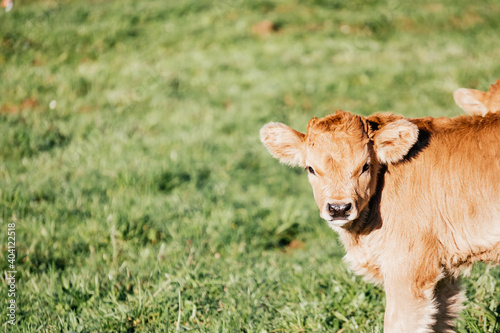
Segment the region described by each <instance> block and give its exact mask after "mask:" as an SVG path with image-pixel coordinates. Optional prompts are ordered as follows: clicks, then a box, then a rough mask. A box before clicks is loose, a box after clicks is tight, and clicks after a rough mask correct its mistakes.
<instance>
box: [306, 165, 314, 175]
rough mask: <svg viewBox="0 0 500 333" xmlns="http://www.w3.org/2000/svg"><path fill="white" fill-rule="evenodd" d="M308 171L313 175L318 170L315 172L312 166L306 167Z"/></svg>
mask: <svg viewBox="0 0 500 333" xmlns="http://www.w3.org/2000/svg"><path fill="white" fill-rule="evenodd" d="M306 170H307V172H309V173H310V174H311V175H315V174H316V172H314V169H313V168H312V167H310V166H308V167H306Z"/></svg>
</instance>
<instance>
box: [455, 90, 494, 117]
mask: <svg viewBox="0 0 500 333" xmlns="http://www.w3.org/2000/svg"><path fill="white" fill-rule="evenodd" d="M485 95H486V94H485V93H484V92H482V91H479V90H475V89H465V88H460V89H457V90H455V92H454V93H453V99H455V103H456V104H457V105H458V106H459V107H460V108H461V109H462V110H464V111H465V112H467V113H468V114H470V115H472V116H474V115H476V116H484V115H485V114H486V113H487V112H488V108H487V107H486V106H485V105H484V103H483V99H484V97H485Z"/></svg>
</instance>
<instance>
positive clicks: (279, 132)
mask: <svg viewBox="0 0 500 333" xmlns="http://www.w3.org/2000/svg"><path fill="white" fill-rule="evenodd" d="M304 138H305V135H304V134H303V133H300V132H297V131H296V130H294V129H292V128H290V127H288V126H286V125H285V124H282V123H269V124H267V125H264V126H263V127H262V128H261V129H260V141H262V143H263V144H264V146H265V147H266V148H267V150H268V151H269V152H270V153H271V155H273V157H274V158H277V159H278V160H280V162H281V163H284V164H288V165H291V166H305V162H304V147H305V146H304Z"/></svg>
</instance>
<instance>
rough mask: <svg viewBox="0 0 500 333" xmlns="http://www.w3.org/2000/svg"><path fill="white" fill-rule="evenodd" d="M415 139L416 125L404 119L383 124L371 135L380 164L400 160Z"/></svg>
mask: <svg viewBox="0 0 500 333" xmlns="http://www.w3.org/2000/svg"><path fill="white" fill-rule="evenodd" d="M417 139H418V127H417V125H415V124H413V123H411V122H409V121H408V120H406V119H399V120H396V121H393V122H390V123H388V124H386V125H384V126H383V127H382V128H381V129H379V130H378V131H376V132H375V133H374V136H373V142H374V147H375V151H376V152H377V158H378V160H379V161H380V163H382V164H391V163H396V162H399V161H401V160H402V159H403V158H404V157H405V156H406V154H408V151H410V149H411V147H413V145H414V144H415V143H416V142H417Z"/></svg>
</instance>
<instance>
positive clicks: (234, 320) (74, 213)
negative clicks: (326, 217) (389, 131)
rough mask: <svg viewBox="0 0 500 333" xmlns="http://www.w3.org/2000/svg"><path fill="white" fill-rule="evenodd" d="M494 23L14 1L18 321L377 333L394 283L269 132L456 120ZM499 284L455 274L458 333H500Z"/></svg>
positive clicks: (6, 171) (397, 2) (75, 327)
mask: <svg viewBox="0 0 500 333" xmlns="http://www.w3.org/2000/svg"><path fill="white" fill-rule="evenodd" d="M499 17H500V3H498V1H493V0H490V1H482V2H478V3H475V2H470V1H466V0H457V1H448V0H445V1H439V2H435V1H420V2H419V3H418V4H416V3H410V2H404V1H401V0H386V1H375V0H369V1H344V0H332V1H327V0H305V1H296V0H276V1H270V0H269V1H268V0H216V1H208V0H179V1H160V0H149V1H132V0H122V1H117V0H114V1H83V0H76V1H67V0H62V1H52V0H42V1H34V0H31V1H28V0H19V1H17V2H16V3H15V7H14V9H13V10H12V11H11V12H9V13H4V12H3V11H2V12H1V13H0V211H1V220H0V222H1V223H0V236H1V241H0V244H1V248H2V254H3V255H2V257H1V259H0V268H1V270H2V271H5V270H8V269H7V268H8V262H7V235H6V233H7V223H12V222H15V223H16V245H17V262H16V269H17V271H18V274H17V288H18V290H17V297H16V300H17V303H18V305H19V309H18V311H17V313H16V314H17V326H16V328H15V329H14V328H12V327H11V326H9V325H6V327H5V329H6V330H8V331H19V332H68V331H75V332H159V331H165V332H173V331H176V330H180V331H190V330H192V331H196V332H236V331H240V332H306V331H307V332H344V333H346V332H382V327H383V307H384V295H383V292H382V291H381V290H380V289H379V288H376V287H374V286H373V285H371V284H367V283H365V282H363V281H362V280H361V279H360V278H359V277H355V276H354V275H353V274H352V273H351V272H350V271H349V270H348V268H347V267H346V265H345V264H344V263H343V262H342V261H341V258H342V256H343V254H344V250H343V248H342V246H341V244H340V243H339V242H338V241H337V238H336V235H335V233H334V232H333V231H331V230H329V229H328V227H327V226H326V224H324V223H323V222H322V221H321V220H320V218H319V214H318V212H317V208H316V206H315V203H314V201H313V197H312V193H311V192H312V191H311V190H310V188H309V185H308V183H307V179H306V177H305V176H304V174H303V172H302V170H294V169H288V168H286V167H283V166H280V165H278V163H277V162H276V161H275V160H273V159H272V158H271V157H270V156H269V155H268V154H267V152H266V151H265V149H264V148H263V147H262V146H261V144H260V142H259V138H258V131H259V128H260V127H261V126H262V125H263V124H265V123H267V122H269V121H281V122H285V123H287V124H289V125H291V126H292V127H294V128H296V129H298V130H302V131H303V130H305V125H306V123H307V121H308V120H309V119H310V118H311V117H313V116H318V117H320V116H324V115H327V114H329V113H331V112H333V111H334V110H336V109H337V108H342V109H344V110H350V111H353V112H356V113H358V114H362V115H368V114H371V113H373V112H376V111H390V112H394V113H398V114H404V115H406V116H408V117H418V116H427V115H431V116H454V115H458V114H460V113H461V111H460V110H459V109H458V107H456V106H455V105H454V103H453V99H452V92H453V91H454V90H455V89H456V88H459V87H467V88H476V89H481V90H487V88H488V87H489V85H490V84H491V83H493V82H494V81H495V80H496V79H497V78H500V62H499V59H500V37H499V36H500V34H499V33H500V26H499V20H498V18H499ZM499 278H500V269H499V268H490V267H487V266H486V265H478V266H476V268H475V269H474V270H473V272H472V274H471V276H470V277H469V278H467V279H465V280H464V285H465V287H466V294H467V298H468V301H467V302H466V306H467V308H466V310H465V311H463V312H462V316H461V318H460V321H459V324H458V325H459V327H458V331H459V332H498V331H499V330H500V306H499V299H498V295H499V294H500V283H499V282H498V281H499ZM2 279H3V281H4V282H5V280H4V279H5V277H4V276H2ZM0 293H1V294H2V297H1V298H0V318H1V321H2V323H3V322H5V321H7V309H6V306H7V302H8V297H7V294H6V293H7V291H6V288H2V290H1V292H0ZM179 308H180V309H181V311H180V312H179Z"/></svg>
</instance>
